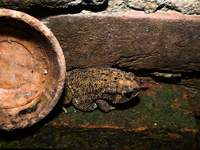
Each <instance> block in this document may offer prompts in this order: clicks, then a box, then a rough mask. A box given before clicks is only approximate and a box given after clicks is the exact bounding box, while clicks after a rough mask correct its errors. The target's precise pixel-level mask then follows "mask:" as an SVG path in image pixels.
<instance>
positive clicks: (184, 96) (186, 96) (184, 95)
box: [182, 91, 188, 99]
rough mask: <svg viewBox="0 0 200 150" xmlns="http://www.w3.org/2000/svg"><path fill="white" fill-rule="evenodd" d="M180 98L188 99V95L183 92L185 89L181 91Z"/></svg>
mask: <svg viewBox="0 0 200 150" xmlns="http://www.w3.org/2000/svg"><path fill="white" fill-rule="evenodd" d="M182 98H184V99H188V95H187V94H186V93H185V91H184V92H183V95H182Z"/></svg>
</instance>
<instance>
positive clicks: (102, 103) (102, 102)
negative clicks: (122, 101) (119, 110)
mask: <svg viewBox="0 0 200 150" xmlns="http://www.w3.org/2000/svg"><path fill="white" fill-rule="evenodd" d="M96 103H97V105H98V107H99V108H100V109H101V110H102V111H104V112H110V111H111V110H114V109H116V107H113V106H110V105H109V104H108V103H107V102H106V101H105V100H97V101H96Z"/></svg>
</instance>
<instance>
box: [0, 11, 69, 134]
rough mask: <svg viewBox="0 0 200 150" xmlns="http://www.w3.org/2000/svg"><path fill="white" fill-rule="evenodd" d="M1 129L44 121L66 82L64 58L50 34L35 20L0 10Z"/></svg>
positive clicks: (21, 126) (15, 127)
mask: <svg viewBox="0 0 200 150" xmlns="http://www.w3.org/2000/svg"><path fill="white" fill-rule="evenodd" d="M0 67H1V68H0V129H4V130H14V129H19V128H24V127H27V126H31V125H33V124H35V123H36V122H38V121H40V120H41V119H43V118H44V117H45V116H46V115H47V114H48V113H49V112H50V111H51V110H52V109H53V107H54V106H55V105H56V103H57V102H58V100H59V98H60V95H61V93H62V90H63V86H64V82H65V71H66V67H65V59H64V55H63V52H62V49H61V47H60V45H59V43H58V41H57V39H56V38H55V36H54V35H53V34H52V32H51V31H50V30H49V29H48V28H47V27H46V26H45V25H44V24H43V23H42V22H40V21H39V20H37V19H35V18H34V17H32V16H30V15H28V14H25V13H22V12H19V11H13V10H8V9H0Z"/></svg>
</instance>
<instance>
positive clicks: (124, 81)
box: [63, 66, 140, 112]
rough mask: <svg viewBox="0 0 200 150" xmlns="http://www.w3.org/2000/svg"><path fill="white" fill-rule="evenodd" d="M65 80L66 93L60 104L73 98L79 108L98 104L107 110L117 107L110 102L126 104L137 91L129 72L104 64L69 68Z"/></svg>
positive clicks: (90, 107) (82, 108)
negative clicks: (83, 67)
mask: <svg viewBox="0 0 200 150" xmlns="http://www.w3.org/2000/svg"><path fill="white" fill-rule="evenodd" d="M65 83H66V84H65V89H66V91H65V92H66V93H67V94H66V98H65V100H64V102H63V104H64V105H66V104H69V103H70V102H71V101H72V104H73V105H74V106H75V107H76V108H77V109H79V110H82V111H92V110H95V109H96V108H97V107H99V108H100V109H101V110H102V111H104V112H109V111H111V110H114V109H116V107H114V106H112V104H121V103H125V102H127V101H129V100H131V99H133V98H134V97H135V96H137V94H138V93H139V90H140V87H139V85H138V84H137V82H136V81H135V75H134V74H133V73H132V72H128V73H127V72H125V71H121V70H119V69H116V68H110V67H106V66H96V67H88V68H85V69H75V70H72V71H69V72H67V73H66V82H65ZM63 109H64V110H65V111H66V109H65V108H64V107H63Z"/></svg>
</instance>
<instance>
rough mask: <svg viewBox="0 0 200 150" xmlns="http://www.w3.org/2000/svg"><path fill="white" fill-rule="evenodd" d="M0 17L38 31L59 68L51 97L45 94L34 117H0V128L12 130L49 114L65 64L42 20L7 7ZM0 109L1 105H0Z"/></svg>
mask: <svg viewBox="0 0 200 150" xmlns="http://www.w3.org/2000/svg"><path fill="white" fill-rule="evenodd" d="M0 18H6V19H8V20H9V19H10V20H16V21H18V22H20V23H21V24H27V25H28V26H29V27H30V28H31V31H33V32H37V33H40V34H41V37H44V39H45V41H48V44H50V47H51V51H53V52H52V53H56V55H55V54H53V56H54V55H55V56H56V58H55V62H56V65H57V66H58V68H59V69H57V70H58V72H59V73H58V75H57V77H58V79H57V81H56V82H55V83H56V88H54V93H53V94H52V95H53V97H50V98H49V96H47V97H48V102H47V105H45V107H44V108H42V109H41V108H40V111H39V112H37V115H36V116H35V117H33V116H31V117H29V116H30V115H29V116H28V118H27V119H26V118H24V119H21V120H20V119H18V120H17V122H15V121H13V120H15V119H16V116H15V118H12V117H11V119H10V120H9V119H8V118H9V117H7V118H6V119H7V121H3V122H1V119H2V118H0V129H4V130H14V129H17V128H24V127H27V126H31V125H33V124H35V123H36V122H38V121H40V120H41V119H43V118H44V117H45V116H46V115H47V114H49V112H50V111H51V110H52V109H53V107H54V106H55V105H56V103H57V102H58V100H59V98H60V96H61V94H62V91H63V87H64V83H65V73H66V66H65V58H64V54H63V51H62V48H61V47H60V44H59V42H58V41H57V39H56V38H55V36H54V35H53V33H52V32H51V31H50V30H49V29H48V28H47V27H46V26H45V25H44V24H43V23H42V22H40V21H39V20H37V19H36V18H34V17H32V16H30V15H28V14H25V13H23V12H20V11H15V10H9V9H0ZM6 19H5V20H6ZM8 42H9V41H8ZM13 44H15V43H14V42H13ZM18 45H19V44H18ZM1 46H2V45H1ZM24 55H25V54H24ZM27 55H28V54H27ZM53 56H52V57H53ZM53 59H54V58H53ZM50 63H51V62H50ZM47 83H48V82H47ZM0 88H1V87H0ZM2 88H4V87H2ZM43 97H44V96H43ZM51 98H52V99H51ZM30 103H32V102H30ZM30 103H27V104H26V105H27V106H23V110H28V109H29V106H28V105H30ZM32 105H34V106H37V105H38V103H37V102H34V103H32ZM15 109H16V108H11V109H10V110H9V111H10V112H15V111H16V110H15ZM20 109H21V108H20ZM0 111H1V106H0ZM18 114H19V112H18ZM10 116H11V115H10ZM18 117H20V116H18ZM18 121H19V122H18Z"/></svg>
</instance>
